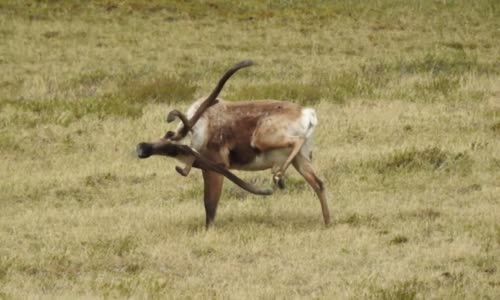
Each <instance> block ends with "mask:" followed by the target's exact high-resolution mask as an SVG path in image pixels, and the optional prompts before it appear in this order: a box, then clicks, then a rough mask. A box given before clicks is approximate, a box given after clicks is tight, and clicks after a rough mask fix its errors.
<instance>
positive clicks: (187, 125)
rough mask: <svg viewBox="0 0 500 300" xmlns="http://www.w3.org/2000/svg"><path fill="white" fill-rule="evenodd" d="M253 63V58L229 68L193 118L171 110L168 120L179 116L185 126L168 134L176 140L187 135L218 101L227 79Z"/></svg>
mask: <svg viewBox="0 0 500 300" xmlns="http://www.w3.org/2000/svg"><path fill="white" fill-rule="evenodd" d="M253 64H254V63H253V61H252V60H250V59H247V60H244V61H241V62H239V63H238V64H236V65H235V66H234V67H232V68H231V69H229V70H227V71H226V73H225V74H224V75H223V76H222V78H221V79H220V80H219V83H218V84H217V86H216V87H215V89H214V90H213V91H212V93H211V94H210V96H208V98H207V99H205V101H203V102H202V103H201V104H200V106H199V107H198V109H197V110H196V112H195V113H194V115H193V116H192V117H191V119H189V120H188V119H187V118H186V116H185V115H184V114H183V113H181V112H180V111H178V110H173V111H171V112H170V113H169V114H168V117H167V122H168V123H170V122H172V121H174V120H175V118H176V117H177V118H179V119H180V120H181V122H182V123H183V125H184V126H183V127H182V128H181V129H180V130H179V131H178V132H177V134H174V133H173V132H172V133H167V136H168V137H169V138H170V139H171V140H174V141H177V140H180V139H182V138H183V137H185V136H186V135H187V134H188V132H189V131H190V130H192V129H193V126H194V125H195V124H196V122H198V120H199V119H200V118H201V115H202V114H203V113H204V112H205V110H207V108H209V107H210V106H212V105H214V104H215V103H216V101H217V96H218V95H219V93H220V92H221V91H222V88H223V87H224V84H225V83H226V81H227V80H228V79H229V78H230V77H231V76H233V74H234V73H236V71H238V70H239V69H242V68H246V67H249V66H251V65H253Z"/></svg>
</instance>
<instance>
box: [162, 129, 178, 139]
mask: <svg viewBox="0 0 500 300" xmlns="http://www.w3.org/2000/svg"><path fill="white" fill-rule="evenodd" d="M174 135H175V133H174V132H173V131H167V133H165V136H164V137H163V138H164V139H170V138H172V137H173V136H174Z"/></svg>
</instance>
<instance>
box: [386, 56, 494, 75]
mask: <svg viewBox="0 0 500 300" xmlns="http://www.w3.org/2000/svg"><path fill="white" fill-rule="evenodd" d="M393 67H394V68H395V70H398V71H399V73H400V74H401V75H403V74H418V73H429V74H432V75H446V76H450V75H463V74H466V73H470V72H473V73H475V74H479V75H481V74H482V75H494V74H499V72H500V71H499V67H500V63H497V64H489V63H488V64H486V63H481V62H479V61H478V59H477V57H475V56H472V55H467V54H466V53H465V52H452V53H446V54H442V53H436V52H428V53H425V54H424V55H421V56H418V57H416V58H411V59H400V60H399V61H398V62H397V63H396V64H395V65H394V66H393Z"/></svg>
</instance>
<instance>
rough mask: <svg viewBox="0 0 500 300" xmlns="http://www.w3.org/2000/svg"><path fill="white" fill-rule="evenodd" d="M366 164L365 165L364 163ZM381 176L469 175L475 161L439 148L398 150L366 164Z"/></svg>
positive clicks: (465, 155) (464, 153)
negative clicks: (427, 173) (441, 173)
mask: <svg viewBox="0 0 500 300" xmlns="http://www.w3.org/2000/svg"><path fill="white" fill-rule="evenodd" d="M363 164H365V163H363ZM365 165H366V166H367V167H371V168H374V169H375V170H376V171H377V172H379V173H381V174H387V173H394V172H402V171H405V172H417V171H431V172H432V171H444V172H450V171H458V172H460V173H461V174H469V173H470V172H471V171H472V165H473V160H472V158H471V157H470V156H469V154H467V153H466V152H459V153H452V152H449V151H446V150H442V149H440V148H438V147H431V148H425V149H421V150H420V149H416V148H409V149H404V150H396V151H394V152H393V153H390V154H389V155H387V156H386V157H382V158H380V159H378V160H372V161H369V162H367V163H366V164H365Z"/></svg>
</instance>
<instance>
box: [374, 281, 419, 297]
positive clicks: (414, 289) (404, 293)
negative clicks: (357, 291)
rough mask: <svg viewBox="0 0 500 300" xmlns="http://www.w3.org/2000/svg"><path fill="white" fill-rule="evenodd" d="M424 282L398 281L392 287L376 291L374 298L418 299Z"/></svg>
mask: <svg viewBox="0 0 500 300" xmlns="http://www.w3.org/2000/svg"><path fill="white" fill-rule="evenodd" d="M422 288H423V284H422V283H420V282H418V281H416V280H410V281H403V282H398V283H396V284H394V285H392V286H390V287H387V288H381V289H378V290H377V291H376V292H375V293H374V297H373V298H374V299H380V300H414V299H417V296H418V294H419V292H420V291H421V290H422Z"/></svg>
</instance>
